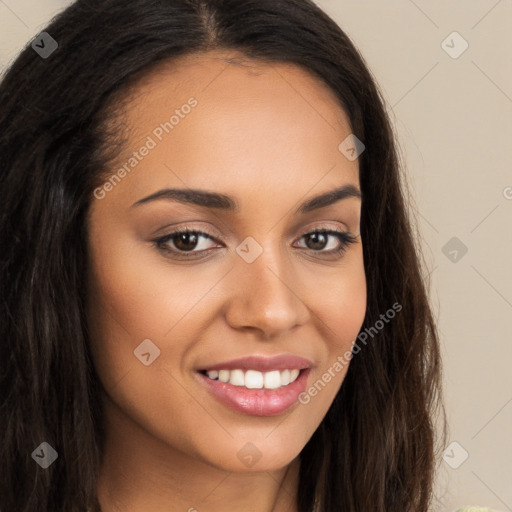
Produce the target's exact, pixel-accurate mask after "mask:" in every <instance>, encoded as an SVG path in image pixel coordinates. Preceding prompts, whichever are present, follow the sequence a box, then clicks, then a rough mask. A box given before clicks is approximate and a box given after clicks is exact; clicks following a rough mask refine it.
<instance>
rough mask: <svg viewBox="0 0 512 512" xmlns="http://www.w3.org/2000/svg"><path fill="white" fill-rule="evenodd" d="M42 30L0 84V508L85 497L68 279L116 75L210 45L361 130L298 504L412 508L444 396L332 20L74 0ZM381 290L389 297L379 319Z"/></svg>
mask: <svg viewBox="0 0 512 512" xmlns="http://www.w3.org/2000/svg"><path fill="white" fill-rule="evenodd" d="M45 30H46V31H47V32H48V33H49V34H50V35H51V36H52V37H53V38H54V39H55V40H56V41H57V42H58V48H57V49H56V50H55V51H54V53H52V54H51V55H50V56H49V57H47V58H44V59H43V58H42V57H41V56H40V55H38V54H37V52H36V51H35V50H34V49H33V48H31V47H30V46H28V45H27V47H26V48H25V49H24V50H23V51H22V52H21V54H20V55H19V57H18V58H17V59H16V60H15V61H14V63H13V64H12V66H11V67H10V68H9V69H8V70H7V72H6V73H5V75H4V77H3V80H2V83H1V85H0V103H1V105H2V109H1V111H0V197H1V198H2V201H1V203H0V283H1V285H0V286H1V288H0V318H1V322H0V340H1V341H0V361H1V363H0V364H1V365H2V366H1V368H0V396H1V402H0V433H1V435H2V436H3V439H2V442H1V443H0V460H1V461H2V471H1V473H2V478H0V509H1V510H2V512H29V511H30V512H32V511H35V510H37V511H49V512H74V511H82V512H83V511H86V510H88V509H93V510H100V507H99V503H98V501H97V497H96V478H97V475H98V468H99V465H100V463H101V446H102V445H101V443H102V432H101V411H100V410H99V408H98V407H99V406H98V404H99V389H100V386H99V380H98V377H97V374H96V372H95V369H94V366H93V364H92V359H91V356H90V352H89V342H88V332H87V327H86V322H85V315H84V303H85V299H84V297H83V290H84V289H85V286H84V284H85V283H84V277H85V275H86V269H87V259H86V254H87V251H86V246H85V240H86V233H85V228H84V226H85V223H84V220H85V218H86V214H87V211H88V206H89V204H90V201H91V198H92V193H93V189H94V185H95V183H97V182H98V177H99V175H100V172H101V169H104V168H105V164H106V162H107V160H108V158H109V157H110V156H115V152H116V151H117V149H118V148H119V147H120V139H119V138H117V137H116V136H115V135H114V134H112V133H110V132H109V131H108V130H106V129H105V126H106V125H107V121H109V120H110V119H109V117H110V116H112V115H113V113H112V112H114V110H115V109H114V108H113V107H114V106H115V102H114V99H115V98H116V97H117V95H119V94H120V92H121V91H123V90H126V88H127V87H128V84H132V85H133V84H134V83H136V80H137V79H138V78H139V77H141V76H143V75H145V74H146V73H147V72H148V71H149V70H150V69H151V68H153V67H155V66H157V65H159V64H160V63H164V62H168V61H170V60H172V59H173V58H176V57H179V56H183V55H186V54H191V53H198V52H205V51H208V50H213V49H228V50H236V51H238V52H240V53H241V54H243V55H245V56H247V57H248V58H251V59H256V60H259V61H261V62H267V63H273V62H286V63H292V64H295V65H297V66H300V67H302V68H303V69H305V70H307V71H308V72H310V73H312V74H313V75H315V76H317V77H319V78H320V79H321V80H323V82H325V83H326V84H327V85H328V86H329V87H330V88H331V89H332V91H333V92H334V93H335V95H336V97H337V98H338V99H339V102H340V105H341V106H342V107H343V108H344V109H345V111H346V112H347V115H348V116H349V119H350V122H351V126H352V130H353V133H354V134H355V135H356V136H357V137H358V138H359V139H360V140H361V141H362V142H363V143H364V145H365V147H366V149H365V151H364V152H363V153H362V154H361V155H360V157H359V164H360V184H361V191H362V196H363V202H362V217H361V236H362V239H363V241H364V243H363V250H364V253H363V256H364V264H365V272H366V277H367V286H368V294H367V311H366V316H365V319H364V324H363V328H362V330H361V333H363V332H365V333H366V334H367V339H366V340H365V341H366V343H365V344H364V345H362V346H361V347H360V351H358V353H357V354H354V357H353V359H352V361H351V364H350V367H349V370H348V373H347V375H346V377H345V380H344V382H343V385H342V387H341V389H340V391H339V393H338V395H337V396H336V398H335V400H334V402H333V404H332V406H331V408H330V409H329V411H328V413H327V415H326V416H325V418H324V420H323V421H322V423H321V425H320V426H319V428H318V429H317V431H316V432H315V433H314V435H313V436H312V438H311V439H310V440H309V442H308V443H307V445H306V446H305V447H304V449H303V450H302V453H301V469H300V485H299V490H298V503H299V511H300V512H310V511H311V509H312V507H313V503H314V502H315V499H316V501H317V505H318V510H319V511H321V512H339V511H343V512H370V511H371V512H375V511H386V512H412V511H414V512H426V511H427V509H428V507H429V503H430V501H431V499H432V489H433V482H434V474H435V469H436V456H437V447H436V429H435V424H436V417H437V416H436V414H437V412H439V411H440V412H442V413H444V409H443V407H442V400H441V366H440V353H439V344H438V334H437V332H436V325H435V321H434V318H433V314H432V311H431V309H430V306H429V300H428V295H427V291H428V278H427V276H425V275H423V274H422V256H421V251H420V246H419V243H418V238H417V236H416V233H415V231H414V224H413V219H412V217H411V214H410V201H409V200H408V198H407V196H406V193H405V188H404V184H405V181H404V178H403V176H401V174H400V172H401V171H400V168H401V166H400V165H399V158H398V156H397V149H396V144H395V141H394V137H393V133H392V130H391V127H390V122H389V120H388V117H387V114H386V110H385V107H384V102H383V100H382V97H381V94H380V93H379V90H378V88H377V86H376V84H375V82H374V80H373V78H372V76H371V73H370V72H369V70H368V69H367V67H366V65H365V63H364V61H363V59H362V57H361V56H360V55H359V53H358V51H357V50H356V48H355V47H354V45H353V44H352V42H351V41H350V40H349V38H348V37H347V35H346V34H345V33H344V32H343V31H342V29H341V28H340V27H339V26H338V25H337V24H336V23H335V22H334V21H333V20H332V19H331V18H329V17H328V16H327V15H326V14H325V13H324V12H323V11H322V10H321V9H320V8H319V7H317V6H316V5H315V4H314V3H313V2H312V1H311V0H130V1H129V2H126V1H125V0H78V1H77V2H76V3H74V4H73V5H71V6H70V7H69V8H67V9H66V10H64V11H63V12H62V13H61V14H59V15H58V16H57V17H56V18H55V19H54V20H53V21H52V22H51V23H50V25H49V26H48V27H47V28H46V29H45ZM109 106H110V107H112V109H109V108H108V107H109ZM109 112H110V114H109ZM107 150H108V151H107ZM393 304H399V305H400V306H401V310H400V312H399V313H397V314H396V315H395V316H394V318H393V319H392V320H390V321H389V322H386V325H385V326H384V327H383V328H380V329H379V328H378V327H376V325H377V326H378V322H381V323H382V315H383V314H384V313H385V312H386V311H387V310H389V308H391V307H392V305H393ZM372 329H373V331H372ZM370 333H371V337H369V336H370ZM360 339H361V340H362V339H363V337H361V338H360ZM442 419H443V421H444V423H443V424H442V425H443V429H442V434H443V433H444V432H445V428H446V420H445V419H444V416H442ZM444 440H445V438H444V437H443V436H442V437H441V441H442V443H443V444H444ZM41 441H47V442H48V443H49V444H50V445H51V446H53V447H55V448H56V450H57V452H58V453H59V459H58V463H55V464H53V465H52V466H50V467H49V468H48V469H47V470H42V469H41V468H40V467H39V466H38V465H37V464H35V463H34V461H33V460H32V459H31V457H30V453H31V452H32V450H33V449H34V448H35V447H36V446H38V445H39V444H40V443H41Z"/></svg>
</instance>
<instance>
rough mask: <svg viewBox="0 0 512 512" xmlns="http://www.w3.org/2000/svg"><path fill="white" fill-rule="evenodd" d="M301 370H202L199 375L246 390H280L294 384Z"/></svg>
mask: <svg viewBox="0 0 512 512" xmlns="http://www.w3.org/2000/svg"><path fill="white" fill-rule="evenodd" d="M301 371H302V370H301V369H298V368H290V369H285V370H271V371H268V372H260V371H258V370H242V369H234V370H227V369H225V370H200V371H199V373H201V374H202V375H205V376H206V377H208V378H209V379H211V380H214V381H219V382H225V383H228V384H231V385H232V386H239V387H242V388H246V389H280V388H284V387H286V386H288V385H289V384H291V383H292V382H294V381H295V380H296V379H297V378H298V377H299V375H300V373H301Z"/></svg>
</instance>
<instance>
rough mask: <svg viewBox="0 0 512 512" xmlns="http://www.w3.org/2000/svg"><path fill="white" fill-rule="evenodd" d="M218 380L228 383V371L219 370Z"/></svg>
mask: <svg viewBox="0 0 512 512" xmlns="http://www.w3.org/2000/svg"><path fill="white" fill-rule="evenodd" d="M219 380H220V381H221V382H228V381H229V370H220V371H219Z"/></svg>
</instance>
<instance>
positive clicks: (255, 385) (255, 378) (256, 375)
mask: <svg viewBox="0 0 512 512" xmlns="http://www.w3.org/2000/svg"><path fill="white" fill-rule="evenodd" d="M235 371H236V370H235ZM245 387H246V388H249V389H261V388H262V387H263V374H262V373H261V372H257V371H256V370H247V371H246V372H245Z"/></svg>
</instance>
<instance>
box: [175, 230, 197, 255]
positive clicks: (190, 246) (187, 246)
mask: <svg viewBox="0 0 512 512" xmlns="http://www.w3.org/2000/svg"><path fill="white" fill-rule="evenodd" d="M189 237H191V238H192V242H190V241H189V244H187V242H186V240H187V238H189ZM177 238H178V243H175V245H176V247H178V249H182V250H184V251H186V250H190V249H193V248H194V246H195V245H196V244H197V235H195V234H194V233H182V234H180V235H177ZM182 242H183V243H184V245H185V246H184V247H183V244H182ZM180 246H181V247H180Z"/></svg>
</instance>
